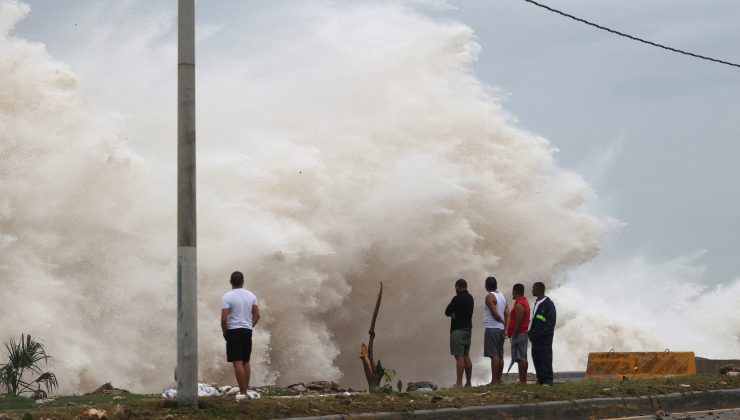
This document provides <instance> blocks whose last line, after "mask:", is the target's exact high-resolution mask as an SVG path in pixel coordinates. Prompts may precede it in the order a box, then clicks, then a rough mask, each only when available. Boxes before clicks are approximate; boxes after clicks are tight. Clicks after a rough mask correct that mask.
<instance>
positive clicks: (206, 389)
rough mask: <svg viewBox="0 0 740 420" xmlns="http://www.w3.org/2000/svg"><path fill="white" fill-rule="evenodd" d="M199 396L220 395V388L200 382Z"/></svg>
mask: <svg viewBox="0 0 740 420" xmlns="http://www.w3.org/2000/svg"><path fill="white" fill-rule="evenodd" d="M198 396H199V397H218V396H221V393H220V392H218V390H217V389H216V388H214V387H212V386H210V385H208V384H198Z"/></svg>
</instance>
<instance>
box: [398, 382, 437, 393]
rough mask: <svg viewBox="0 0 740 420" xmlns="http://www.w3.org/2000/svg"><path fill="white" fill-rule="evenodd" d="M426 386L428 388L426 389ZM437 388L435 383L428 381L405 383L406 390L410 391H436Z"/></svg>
mask: <svg viewBox="0 0 740 420" xmlns="http://www.w3.org/2000/svg"><path fill="white" fill-rule="evenodd" d="M426 388H428V391H427V389H426ZM437 389H438V387H437V385H435V384H434V383H432V382H429V381H419V382H409V383H408V384H406V392H412V391H422V392H424V391H427V392H429V391H436V390H437Z"/></svg>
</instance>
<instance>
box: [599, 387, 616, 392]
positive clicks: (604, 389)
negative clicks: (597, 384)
mask: <svg viewBox="0 0 740 420" xmlns="http://www.w3.org/2000/svg"><path fill="white" fill-rule="evenodd" d="M612 389H614V387H612V388H603V389H602V391H611V390H612Z"/></svg>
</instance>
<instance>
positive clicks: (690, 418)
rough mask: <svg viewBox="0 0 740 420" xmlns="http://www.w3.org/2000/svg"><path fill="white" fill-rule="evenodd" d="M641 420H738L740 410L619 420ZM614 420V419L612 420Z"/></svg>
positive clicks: (622, 419)
mask: <svg viewBox="0 0 740 420" xmlns="http://www.w3.org/2000/svg"><path fill="white" fill-rule="evenodd" d="M638 419H639V420H643V419H663V420H699V419H701V420H731V419H732V420H737V419H740V408H730V409H727V410H708V411H691V412H688V413H671V414H670V415H665V416H660V417H658V416H657V415H655V414H653V415H651V416H639V417H622V418H620V419H619V420H638ZM612 420H614V419H612Z"/></svg>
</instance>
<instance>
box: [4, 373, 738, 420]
mask: <svg viewBox="0 0 740 420" xmlns="http://www.w3.org/2000/svg"><path fill="white" fill-rule="evenodd" d="M732 388H740V377H739V376H727V375H696V376H682V377H673V378H664V379H650V380H626V381H583V382H580V381H579V382H567V383H559V384H555V385H554V386H552V387H541V386H538V385H525V386H522V385H515V384H510V385H499V386H495V387H485V386H483V387H473V388H465V389H440V390H438V391H434V392H418V391H417V392H403V393H392V394H385V393H360V394H356V395H349V396H347V395H345V394H342V393H340V394H333V395H326V396H321V395H308V394H301V395H293V396H264V397H263V398H260V399H256V400H247V401H242V402H236V401H235V400H234V399H233V398H222V397H210V398H201V399H200V400H199V409H197V410H190V409H179V408H177V404H176V402H175V401H172V400H166V399H163V398H161V397H160V396H157V395H137V394H121V393H103V394H97V395H85V396H57V397H55V398H54V400H53V401H49V402H46V403H43V404H37V403H35V402H34V401H32V400H29V399H26V398H18V397H15V398H9V397H3V398H0V419H3V418H5V419H51V418H56V419H85V418H95V416H94V415H93V416H91V414H93V413H95V412H96V411H95V410H101V411H104V412H105V414H106V415H107V417H108V418H111V419H113V418H121V419H123V418H183V419H185V418H187V419H211V418H253V419H266V418H284V417H300V416H317V415H325V414H337V413H340V414H348V413H366V412H377V411H386V412H387V411H393V412H409V411H412V410H419V409H434V408H447V407H458V408H459V407H466V406H478V405H495V404H512V403H513V404H525V403H534V402H543V401H559V400H574V399H582V398H594V397H623V396H638V395H640V396H644V395H660V394H667V393H672V392H686V391H701V390H712V389H732Z"/></svg>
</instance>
